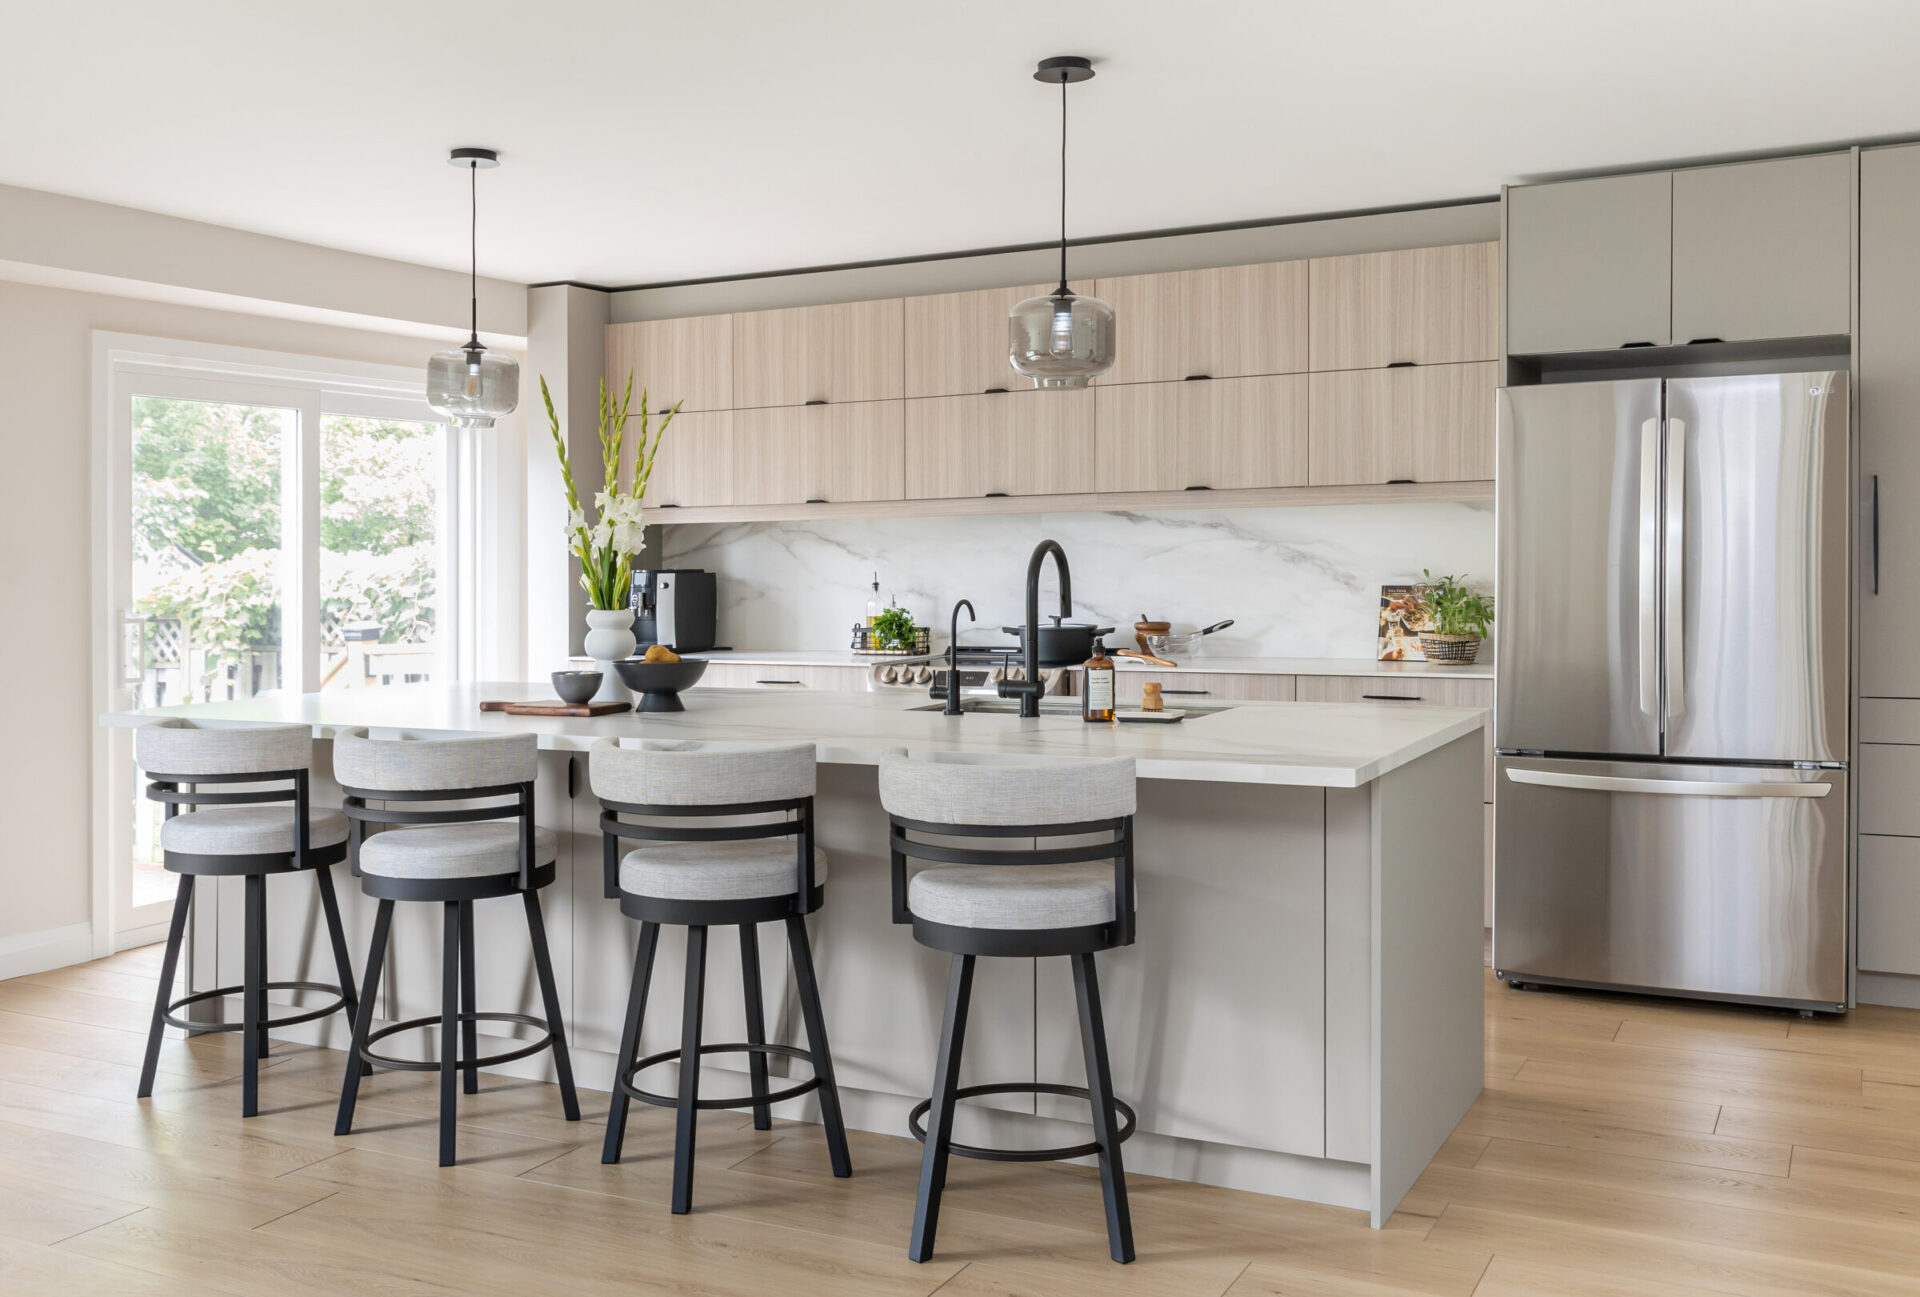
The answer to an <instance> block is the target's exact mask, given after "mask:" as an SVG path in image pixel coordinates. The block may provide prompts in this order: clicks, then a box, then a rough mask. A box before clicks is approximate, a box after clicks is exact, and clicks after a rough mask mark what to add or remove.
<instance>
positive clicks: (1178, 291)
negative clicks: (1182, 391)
mask: <svg viewBox="0 0 1920 1297" xmlns="http://www.w3.org/2000/svg"><path fill="white" fill-rule="evenodd" d="M1187 280H1188V275H1187V274H1186V273H1185V272H1181V271H1171V272H1169V273H1167V274H1162V275H1124V276H1121V277H1120V278H1117V279H1098V280H1095V281H1094V285H1093V292H1094V296H1096V297H1099V298H1103V299H1105V300H1106V302H1107V304H1108V305H1109V306H1111V307H1113V313H1114V315H1115V317H1117V318H1116V322H1115V325H1114V334H1115V347H1114V359H1113V368H1112V369H1110V370H1108V371H1107V372H1106V373H1105V374H1103V375H1101V376H1100V377H1099V378H1096V379H1095V380H1093V381H1094V382H1095V383H1156V382H1165V381H1168V380H1170V379H1176V378H1185V377H1186V376H1187V371H1186V370H1185V369H1184V368H1182V355H1181V352H1182V346H1181V333H1182V330H1183V328H1184V327H1185V323H1186V313H1187Z"/></svg>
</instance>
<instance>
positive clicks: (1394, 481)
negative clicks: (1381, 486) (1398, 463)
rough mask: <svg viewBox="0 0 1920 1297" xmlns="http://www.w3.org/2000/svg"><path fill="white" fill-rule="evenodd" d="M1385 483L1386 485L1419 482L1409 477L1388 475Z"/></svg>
mask: <svg viewBox="0 0 1920 1297" xmlns="http://www.w3.org/2000/svg"><path fill="white" fill-rule="evenodd" d="M1387 485H1388V486H1418V485H1420V484H1419V483H1418V482H1416V481H1414V480H1413V479H1412V478H1410V477H1390V478H1388V479H1387Z"/></svg>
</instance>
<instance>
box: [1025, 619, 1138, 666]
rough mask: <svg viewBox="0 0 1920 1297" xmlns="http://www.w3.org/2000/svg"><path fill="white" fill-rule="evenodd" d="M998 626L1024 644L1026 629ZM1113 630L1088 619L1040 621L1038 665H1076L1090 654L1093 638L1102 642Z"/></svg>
mask: <svg viewBox="0 0 1920 1297" xmlns="http://www.w3.org/2000/svg"><path fill="white" fill-rule="evenodd" d="M1000 629H1001V630H1003V631H1005V632H1006V633H1007V634H1009V635H1011V636H1013V637H1014V638H1015V639H1018V640H1019V641H1020V645H1021V647H1022V648H1025V647H1026V643H1027V641H1026V631H1025V629H1024V628H1023V627H1019V626H1002V627H1001V628H1000ZM1111 634H1113V627H1111V626H1095V625H1094V624H1093V623H1092V622H1084V621H1061V620H1060V619H1059V618H1058V617H1055V618H1054V619H1053V620H1052V621H1051V622H1042V623H1040V665H1041V666H1043V667H1077V666H1079V665H1080V664H1081V663H1083V662H1085V661H1086V660H1087V659H1088V658H1090V657H1092V656H1093V642H1094V641H1095V640H1099V641H1100V642H1101V643H1103V644H1104V643H1105V642H1106V637H1107V636H1109V635H1111Z"/></svg>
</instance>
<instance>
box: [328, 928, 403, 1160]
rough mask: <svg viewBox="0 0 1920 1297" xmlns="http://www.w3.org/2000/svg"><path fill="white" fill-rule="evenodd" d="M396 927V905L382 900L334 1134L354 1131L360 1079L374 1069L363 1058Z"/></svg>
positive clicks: (362, 988) (369, 952)
mask: <svg viewBox="0 0 1920 1297" xmlns="http://www.w3.org/2000/svg"><path fill="white" fill-rule="evenodd" d="M392 926H393V902H392V901H382V902H380V908H379V909H378V910H377V911H376V912H375V913H374V918H373V944H372V945H371V946H370V947H368V949H367V980H366V981H365V982H364V983H362V984H361V986H360V1002H359V1007H358V1008H357V1009H356V1010H355V1011H354V1015H353V1038H352V1039H351V1040H349V1041H348V1042H347V1076H346V1079H345V1080H343V1081H342V1082H341V1083H340V1113H339V1115H338V1116H337V1117H335V1118H334V1121H333V1133H334V1134H336V1135H344V1134H346V1133H347V1132H348V1131H350V1130H352V1129H353V1105H354V1102H355V1100H357V1099H358V1098H359V1097H360V1078H361V1077H362V1076H365V1075H368V1074H369V1073H371V1072H372V1071H373V1067H372V1065H371V1064H370V1063H368V1062H367V1061H366V1060H365V1059H363V1058H361V1057H360V1051H361V1050H363V1049H365V1048H366V1047H367V1033H368V1032H369V1031H371V1030H373V1006H374V1004H375V1002H376V1001H377V1000H378V999H379V998H380V970H381V969H382V968H383V967H385V965H386V962H387V930H388V929H389V928H391V927H392Z"/></svg>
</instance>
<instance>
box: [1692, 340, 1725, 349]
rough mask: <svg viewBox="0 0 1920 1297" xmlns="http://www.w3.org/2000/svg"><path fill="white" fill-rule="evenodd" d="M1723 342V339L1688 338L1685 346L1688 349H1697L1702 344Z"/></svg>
mask: <svg viewBox="0 0 1920 1297" xmlns="http://www.w3.org/2000/svg"><path fill="white" fill-rule="evenodd" d="M1725 341H1726V339H1725V338H1688V339H1687V345H1688V346H1689V347H1697V346H1699V345H1700V344H1701V343H1703V342H1725Z"/></svg>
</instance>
